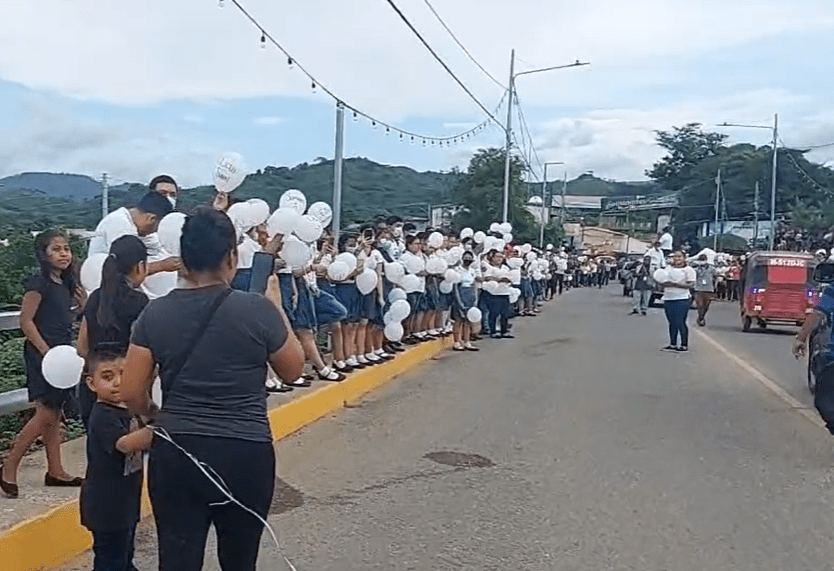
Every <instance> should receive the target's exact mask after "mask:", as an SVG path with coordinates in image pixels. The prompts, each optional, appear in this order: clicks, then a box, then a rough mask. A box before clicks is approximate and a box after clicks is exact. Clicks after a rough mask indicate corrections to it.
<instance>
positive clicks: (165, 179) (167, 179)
mask: <svg viewBox="0 0 834 571" xmlns="http://www.w3.org/2000/svg"><path fill="white" fill-rule="evenodd" d="M159 183H168V184H173V185H174V186H175V187H176V189H177V192H179V190H180V187H179V185H178V184H177V181H175V180H174V177H172V176H171V175H167V174H161V175H159V176H155V177H153V179H152V180H151V182H150V183H149V184H148V190H150V191H151V192H156V185H158V184H159Z"/></svg>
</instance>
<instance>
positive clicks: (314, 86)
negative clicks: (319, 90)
mask: <svg viewBox="0 0 834 571" xmlns="http://www.w3.org/2000/svg"><path fill="white" fill-rule="evenodd" d="M312 87H313V93H315V92H316V82H315V81H314V82H313V83H312Z"/></svg>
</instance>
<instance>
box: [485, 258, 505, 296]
mask: <svg viewBox="0 0 834 571" xmlns="http://www.w3.org/2000/svg"><path fill="white" fill-rule="evenodd" d="M508 270H509V268H508V267H506V266H500V267H495V266H493V265H492V264H486V265H485V266H484V277H485V278H496V279H501V278H506V277H507V271H508ZM493 283H497V284H498V286H497V287H496V288H495V289H492V290H491V291H490V292H489V293H491V294H492V295H510V285H509V284H507V283H502V282H493Z"/></svg>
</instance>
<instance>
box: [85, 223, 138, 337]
mask: <svg viewBox="0 0 834 571" xmlns="http://www.w3.org/2000/svg"><path fill="white" fill-rule="evenodd" d="M147 260H148V250H147V248H146V247H145V244H143V243H142V241H141V240H140V239H139V238H137V237H136V236H122V237H121V238H118V239H116V240H115V241H113V244H111V246H110V255H108V256H107V259H106V260H104V266H102V268H101V287H100V288H99V302H98V313H97V315H96V319H97V320H98V322H99V325H100V326H101V327H102V328H103V329H118V328H119V324H118V320H117V309H118V308H119V307H121V306H123V300H124V299H125V298H126V297H127V295H128V294H129V293H130V291H131V289H132V288H131V286H130V284H129V283H128V281H127V275H128V274H129V273H130V272H132V271H133V269H134V268H135V267H136V266H137V265H138V264H140V263H142V262H147Z"/></svg>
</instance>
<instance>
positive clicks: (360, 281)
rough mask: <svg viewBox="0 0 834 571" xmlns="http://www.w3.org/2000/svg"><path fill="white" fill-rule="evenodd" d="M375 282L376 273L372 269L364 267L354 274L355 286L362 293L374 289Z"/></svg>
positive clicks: (365, 293)
mask: <svg viewBox="0 0 834 571" xmlns="http://www.w3.org/2000/svg"><path fill="white" fill-rule="evenodd" d="M376 283H377V275H376V272H375V271H373V270H369V269H366V270H365V271H363V272H362V273H361V274H359V275H358V276H356V288H357V289H358V290H359V293H361V294H362V295H367V294H369V293H371V292H372V291H374V288H375V287H376Z"/></svg>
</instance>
